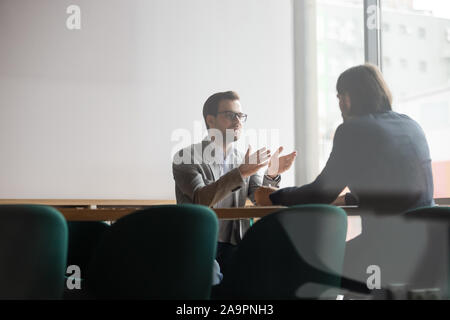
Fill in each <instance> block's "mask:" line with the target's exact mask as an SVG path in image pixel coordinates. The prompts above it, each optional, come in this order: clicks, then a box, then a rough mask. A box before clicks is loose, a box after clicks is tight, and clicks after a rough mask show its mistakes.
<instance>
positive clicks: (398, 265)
mask: <svg viewBox="0 0 450 320" xmlns="http://www.w3.org/2000/svg"><path fill="white" fill-rule="evenodd" d="M362 218H363V222H364V223H363V229H362V235H361V236H360V237H358V238H356V239H355V240H352V241H350V242H349V243H348V247H347V250H346V258H345V259H346V261H345V264H344V272H343V275H344V276H345V277H346V278H349V279H353V280H357V281H360V282H366V281H367V279H368V278H369V276H370V275H371V274H369V273H367V268H368V267H370V266H376V267H377V268H378V270H379V275H380V281H379V282H380V285H381V288H382V289H388V288H389V287H390V286H392V285H396V286H398V285H399V284H403V285H405V286H406V287H405V288H408V289H421V288H439V289H441V293H442V295H446V294H447V290H448V289H447V287H448V284H447V277H448V265H449V261H448V256H449V242H448V241H449V240H448V230H449V226H448V222H449V221H450V208H442V207H441V208H440V207H426V208H420V209H416V210H411V211H408V212H406V213H402V214H397V215H392V216H380V215H375V214H367V215H364V216H363V217H362Z"/></svg>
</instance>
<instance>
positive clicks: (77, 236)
mask: <svg viewBox="0 0 450 320" xmlns="http://www.w3.org/2000/svg"><path fill="white" fill-rule="evenodd" d="M67 226H68V229H69V249H68V253H67V265H77V266H78V267H80V270H81V278H82V279H84V278H86V276H87V270H88V267H89V263H90V261H91V258H92V255H93V253H94V251H95V248H96V247H97V245H98V242H99V241H100V238H101V235H102V234H103V232H105V231H106V230H108V228H109V225H108V224H107V223H106V222H103V221H69V222H68V223H67Z"/></svg>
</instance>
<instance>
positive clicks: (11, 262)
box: [0, 205, 67, 300]
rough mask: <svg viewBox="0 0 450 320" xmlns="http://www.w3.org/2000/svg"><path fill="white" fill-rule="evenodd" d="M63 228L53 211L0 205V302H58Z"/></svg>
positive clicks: (64, 242) (63, 265) (64, 247)
mask: <svg viewBox="0 0 450 320" xmlns="http://www.w3.org/2000/svg"><path fill="white" fill-rule="evenodd" d="M66 258H67V225H66V220H65V219H64V217H63V215H62V214H61V213H60V212H59V211H57V210H56V209H54V208H51V207H47V206H40V205H0V299H21V300H22V299H60V298H62V294H63V286H64V274H65V272H66Z"/></svg>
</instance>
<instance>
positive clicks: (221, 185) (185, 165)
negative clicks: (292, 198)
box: [172, 91, 296, 273]
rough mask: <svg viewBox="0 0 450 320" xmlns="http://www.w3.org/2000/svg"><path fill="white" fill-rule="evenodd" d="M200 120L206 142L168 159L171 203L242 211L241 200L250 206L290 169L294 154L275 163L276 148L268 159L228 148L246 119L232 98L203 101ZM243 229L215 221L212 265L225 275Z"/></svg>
mask: <svg viewBox="0 0 450 320" xmlns="http://www.w3.org/2000/svg"><path fill="white" fill-rule="evenodd" d="M203 117H204V119H205V123H206V126H207V129H208V137H206V138H205V139H204V140H203V141H201V142H200V143H197V144H193V145H191V146H189V147H187V148H184V149H182V150H180V151H179V152H178V153H177V154H175V156H174V159H173V167H172V169H173V176H174V179H175V193H176V199H177V203H196V204H202V205H206V206H208V207H214V208H231V207H243V206H245V203H246V200H247V198H250V200H251V201H253V202H254V192H255V191H256V189H257V188H258V187H260V186H263V185H264V186H272V187H278V186H279V183H280V180H281V177H280V174H281V173H283V172H285V171H286V170H288V169H289V168H290V167H291V165H292V163H293V161H294V159H295V157H296V152H292V153H291V154H289V155H287V156H284V157H279V154H280V153H281V152H282V150H283V148H282V147H280V148H279V149H278V150H277V151H276V152H275V153H274V154H273V155H271V153H270V150H267V149H266V148H262V149H260V150H258V151H257V152H255V153H252V152H251V148H249V149H248V150H247V153H246V154H245V155H243V154H242V153H240V152H239V151H238V150H237V149H236V148H234V146H233V145H234V142H235V141H237V140H238V139H239V137H240V134H241V130H242V123H243V122H245V121H246V119H247V115H246V114H243V113H242V111H241V105H240V102H239V96H238V95H237V94H236V93H235V92H232V91H228V92H220V93H216V94H214V95H212V96H211V97H209V98H208V100H207V101H206V102H205V105H204V107H203ZM266 166H268V169H267V171H266V174H264V175H262V174H260V173H259V171H260V169H262V168H264V167H266ZM249 227H250V221H249V220H248V219H241V220H220V221H219V238H218V248H217V260H218V261H219V264H220V265H221V266H222V270H224V269H226V267H224V266H225V265H226V261H227V260H228V259H229V256H230V255H231V253H232V251H233V249H234V246H235V245H237V244H238V243H239V242H240V240H241V239H242V237H243V236H244V234H245V232H246V231H247V230H248V229H249ZM224 273H225V271H224Z"/></svg>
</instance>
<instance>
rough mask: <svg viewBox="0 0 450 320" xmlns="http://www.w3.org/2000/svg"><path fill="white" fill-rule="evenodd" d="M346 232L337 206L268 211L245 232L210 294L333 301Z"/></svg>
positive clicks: (342, 257) (234, 297)
mask: <svg viewBox="0 0 450 320" xmlns="http://www.w3.org/2000/svg"><path fill="white" fill-rule="evenodd" d="M346 233H347V215H346V213H345V212H344V211H343V210H342V209H340V208H337V207H333V206H328V205H302V206H293V207H290V208H287V209H283V210H281V211H278V212H276V213H273V214H270V215H268V216H266V217H264V218H262V219H261V220H259V221H258V222H256V223H255V224H254V225H253V227H252V228H251V229H249V230H248V231H247V233H246V234H245V236H244V238H243V239H242V242H241V243H240V244H239V246H238V249H237V251H236V252H235V255H234V256H233V261H232V263H231V266H230V269H229V272H228V274H226V275H225V276H224V279H223V282H222V284H221V285H220V286H219V287H218V288H215V290H214V291H215V293H214V298H219V299H302V298H306V299H309V298H312V299H316V298H333V297H334V299H335V298H336V292H337V289H332V288H336V287H339V286H340V277H339V275H340V273H341V269H342V264H343V259H344V250H345V239H346ZM216 289H217V290H216ZM330 290H331V292H330Z"/></svg>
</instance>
